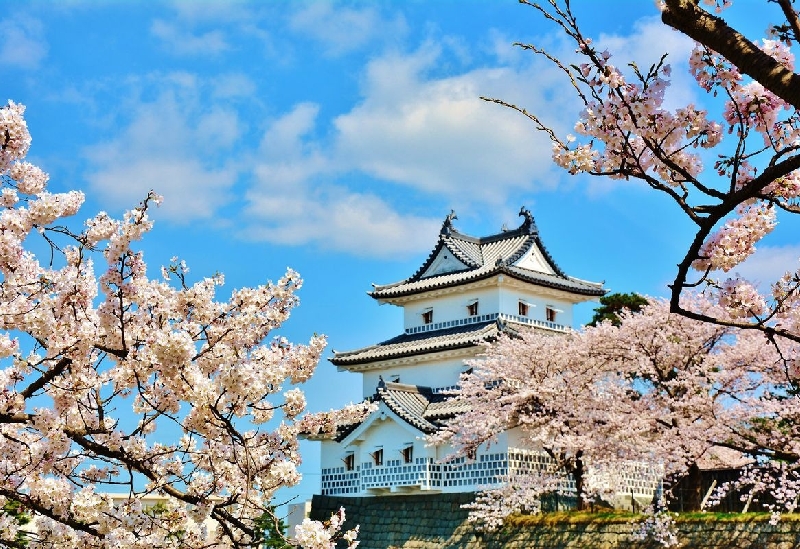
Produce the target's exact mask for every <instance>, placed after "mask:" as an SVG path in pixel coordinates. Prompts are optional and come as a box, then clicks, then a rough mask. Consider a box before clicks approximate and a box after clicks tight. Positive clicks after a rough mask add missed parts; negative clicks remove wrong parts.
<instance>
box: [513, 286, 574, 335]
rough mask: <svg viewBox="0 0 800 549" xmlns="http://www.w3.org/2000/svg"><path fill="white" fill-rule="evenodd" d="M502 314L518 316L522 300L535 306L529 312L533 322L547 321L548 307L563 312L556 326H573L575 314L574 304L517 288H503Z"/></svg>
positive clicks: (557, 319) (558, 317)
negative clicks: (573, 311)
mask: <svg viewBox="0 0 800 549" xmlns="http://www.w3.org/2000/svg"><path fill="white" fill-rule="evenodd" d="M499 295H500V306H499V308H500V312H502V313H505V314H509V315H516V314H518V313H519V301H520V299H521V300H523V301H525V302H527V303H530V304H531V305H533V307H531V308H530V309H529V310H528V318H531V319H533V320H542V321H546V320H547V316H546V313H545V310H546V309H547V307H552V308H554V309H558V310H560V311H563V312H561V313H558V314H557V316H556V324H563V325H564V326H572V322H573V313H572V308H573V305H572V303H570V302H568V301H563V300H559V299H554V298H552V297H549V296H548V297H542V296H541V295H537V294H536V293H534V292H526V291H522V290H519V289H516V288H501V289H500V292H499Z"/></svg>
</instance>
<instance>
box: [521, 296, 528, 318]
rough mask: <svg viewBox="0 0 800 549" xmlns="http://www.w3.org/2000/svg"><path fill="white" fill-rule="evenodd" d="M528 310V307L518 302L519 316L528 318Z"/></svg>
mask: <svg viewBox="0 0 800 549" xmlns="http://www.w3.org/2000/svg"><path fill="white" fill-rule="evenodd" d="M529 309H530V305H528V304H527V303H525V302H524V301H522V300H521V299H520V300H519V316H528V310H529Z"/></svg>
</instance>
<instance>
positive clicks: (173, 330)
mask: <svg viewBox="0 0 800 549" xmlns="http://www.w3.org/2000/svg"><path fill="white" fill-rule="evenodd" d="M23 113H24V107H22V106H21V105H17V104H14V103H9V104H8V105H7V106H5V107H3V108H0V173H2V190H1V191H0V202H1V203H2V211H0V273H2V275H1V278H0V359H2V363H0V379H2V382H1V383H0V385H2V390H0V506H3V507H5V506H7V504H11V503H13V505H14V506H15V508H16V509H18V510H19V511H20V512H24V513H25V514H26V515H28V516H30V517H31V518H33V524H34V525H35V528H34V529H33V530H32V531H31V532H30V533H29V534H26V535H24V544H26V545H27V546H28V547H64V548H70V547H82V548H105V547H124V548H133V547H142V548H144V547H147V548H160V547H191V548H199V547H203V548H205V547H208V548H211V547H251V546H255V545H257V543H258V542H259V539H260V537H261V529H260V528H259V526H258V525H259V524H263V520H264V517H265V513H267V516H269V513H270V510H271V507H270V502H271V498H272V496H273V494H274V492H275V491H276V490H277V489H278V488H280V487H284V486H291V485H293V484H296V483H297V482H298V481H299V479H300V475H299V473H298V472H297V465H298V464H299V463H300V455H299V453H298V442H297V438H298V434H299V433H301V432H308V433H319V432H321V431H332V430H335V428H336V424H337V422H338V421H340V420H341V421H353V420H358V419H360V418H362V417H363V415H364V414H365V413H366V411H367V407H366V406H363V405H359V406H352V407H348V408H346V409H345V410H343V411H341V412H336V413H333V412H332V413H325V414H306V415H302V414H303V412H304V409H305V398H304V396H303V392H302V390H301V389H300V388H299V387H297V386H296V385H297V384H301V383H302V382H304V381H306V380H307V379H308V378H309V377H310V376H311V374H312V372H313V371H314V368H315V366H316V364H317V361H318V359H319V356H320V353H321V351H322V350H323V348H324V346H325V338H324V337H323V336H314V337H312V338H311V340H310V341H309V342H308V343H307V344H303V345H298V344H293V343H290V342H289V341H287V340H286V339H284V338H281V337H278V336H274V334H275V331H276V330H278V329H279V328H280V326H281V324H282V323H283V322H284V321H285V320H286V319H287V318H288V317H289V314H290V312H291V310H292V309H293V308H294V307H295V306H296V305H297V302H298V301H297V296H296V292H297V290H298V289H299V288H300V287H301V284H302V282H301V280H300V278H299V277H298V275H297V273H295V272H293V271H291V270H289V271H287V272H286V274H285V275H283V276H282V277H281V278H280V279H279V280H278V281H277V282H274V283H268V284H265V285H263V286H258V287H255V288H243V289H240V290H235V291H233V292H232V293H231V296H230V298H229V299H227V300H222V301H219V300H217V297H216V292H217V288H218V287H220V286H221V285H222V284H223V277H222V275H215V276H213V277H209V278H204V279H202V280H199V281H197V282H195V283H190V282H189V280H188V277H187V271H188V269H187V268H186V266H185V264H184V263H182V262H180V261H178V260H177V259H175V260H173V263H172V264H170V265H169V266H167V267H165V268H162V269H161V273H160V274H161V276H160V278H152V279H151V278H149V277H148V272H147V266H146V264H145V261H144V256H143V253H142V252H141V251H139V250H137V246H138V244H139V241H141V240H142V238H143V237H144V236H145V235H146V233H147V232H148V231H149V230H150V228H151V227H152V221H151V220H150V218H149V217H148V212H149V210H150V209H151V208H152V207H153V206H154V205H156V204H158V202H159V200H160V198H159V197H158V196H157V195H156V194H154V193H151V194H150V195H149V196H148V197H147V198H146V199H145V200H144V201H143V202H142V203H141V204H140V205H139V206H137V207H136V208H134V209H132V210H130V211H129V212H127V213H126V214H125V215H124V217H123V218H122V219H119V220H118V219H112V218H111V217H110V216H108V215H107V214H105V213H102V212H101V213H99V214H97V215H95V216H94V217H92V218H90V219H89V220H88V221H87V222H86V224H85V227H84V228H83V229H80V230H74V229H71V228H69V225H68V220H67V218H68V217H70V216H73V215H75V214H77V213H78V211H79V208H80V206H81V204H82V202H83V200H84V195H83V194H82V193H81V192H78V191H70V192H66V193H50V192H48V191H47V190H46V184H47V179H48V177H47V175H46V174H45V173H44V172H43V171H42V170H41V169H40V168H38V167H36V166H34V165H32V164H30V163H28V162H26V161H25V157H26V153H27V151H28V148H29V145H30V141H31V139H30V135H29V133H28V129H27V126H26V123H25V120H24V117H23ZM42 242H44V243H45V244H46V246H44V247H43V246H42V245H41V243H42ZM42 249H44V250H46V252H45V254H44V258H41V257H39V255H38V254H37V253H36V252H35V251H34V250H39V251H41V250H42ZM95 269H97V272H98V273H99V274H96V271H95ZM267 337H271V339H267V340H266V341H265V339H266V338H267ZM113 493H116V494H118V495H117V496H116V497H112V494H113ZM153 494H154V495H158V496H161V499H160V502H159V504H158V505H157V506H155V507H150V508H148V506H147V504H146V503H145V499H144V498H145V496H148V495H153ZM343 519H344V514H343V513H341V514H339V515H336V516H335V517H333V518H332V519H331V521H329V522H328V523H327V524H321V523H310V522H309V523H306V524H304V525H302V527H300V528H298V532H297V539H296V540H295V543H297V544H300V545H302V546H304V547H315V548H329V547H333V543H334V541H333V540H335V539H336V538H337V537H341V536H343V537H344V538H345V539H346V540H347V541H348V542H350V546H354V545H355V543H356V542H355V541H354V539H355V531H350V532H348V533H345V534H342V531H341V527H342V522H343ZM260 521H261V522H260ZM0 523H2V525H1V526H0V545H4V546H8V547H17V546H21V543H22V542H21V541H20V540H21V538H20V535H21V532H20V521H17V520H15V516H14V514H3V515H1V516H0Z"/></svg>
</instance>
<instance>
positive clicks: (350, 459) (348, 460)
mask: <svg viewBox="0 0 800 549" xmlns="http://www.w3.org/2000/svg"><path fill="white" fill-rule="evenodd" d="M342 461H344V468H345V470H346V471H352V470H353V469H355V468H356V455H355V454H354V453H352V452H351V453H349V454H347V455H346V456H344V459H343V460H342Z"/></svg>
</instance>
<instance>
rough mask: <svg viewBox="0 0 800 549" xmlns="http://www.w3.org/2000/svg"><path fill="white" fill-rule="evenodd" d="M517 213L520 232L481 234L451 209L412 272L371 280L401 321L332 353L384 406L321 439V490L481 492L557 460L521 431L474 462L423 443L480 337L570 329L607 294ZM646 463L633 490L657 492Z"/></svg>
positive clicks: (447, 408) (630, 484) (446, 411)
mask: <svg viewBox="0 0 800 549" xmlns="http://www.w3.org/2000/svg"><path fill="white" fill-rule="evenodd" d="M520 216H521V217H523V222H522V224H521V225H520V226H519V227H518V228H517V229H514V230H504V231H502V232H500V233H498V234H494V235H490V236H485V237H473V236H468V235H465V234H462V233H460V232H458V231H457V230H456V229H455V228H454V226H453V220H454V219H455V215H454V214H453V213H451V214H450V215H449V216H448V217H447V218H446V220H445V221H444V223H443V225H442V228H441V231H440V233H439V238H438V242H437V243H436V245H435V247H434V248H433V250H432V251H431V253H430V254H429V256H428V258H427V259H426V261H425V262H424V263H423V265H422V266H420V267H419V269H417V271H416V272H415V273H414V274H413V275H411V276H410V277H409V278H407V279H405V280H402V281H400V282H396V283H393V284H387V285H382V286H378V285H375V286H374V288H373V290H372V291H371V292H370V294H369V295H370V296H371V297H372V298H374V299H375V300H377V301H378V302H379V303H381V304H383V303H389V304H392V305H397V306H399V307H402V308H403V311H404V326H403V330H402V332H401V333H400V334H399V335H397V336H396V337H393V338H391V339H389V340H387V341H384V342H382V343H378V344H375V345H371V346H369V347H365V348H362V349H357V350H354V351H348V352H336V351H334V355H333V357H332V358H331V359H330V361H331V362H332V363H333V364H334V365H336V366H337V367H338V369H339V370H340V371H349V372H356V373H360V374H361V375H362V380H363V397H364V398H365V399H371V400H372V401H373V402H375V403H376V404H377V405H378V409H377V410H376V411H375V412H373V413H372V414H371V415H370V416H368V417H367V418H366V419H365V420H364V421H363V422H361V423H358V424H353V425H345V426H341V427H340V429H339V431H338V433H337V435H336V437H335V438H334V439H328V440H323V441H322V454H321V461H322V471H321V473H322V475H321V482H322V485H321V489H322V495H328V496H343V497H369V496H383V495H395V494H423V493H426V494H431V493H456V492H475V491H477V490H479V489H480V488H484V487H486V486H491V485H497V484H498V483H499V482H501V481H502V480H501V479H503V478H508V477H513V476H515V475H517V474H535V473H536V471H541V470H544V469H545V468H546V466H547V462H548V460H549V457H548V456H547V455H546V454H544V453H543V452H539V451H536V450H535V449H530V448H526V447H525V445H524V444H523V443H522V440H521V439H520V438H519V437H517V435H516V432H515V431H509V432H506V433H503V434H501V435H500V436H499V438H498V441H497V443H496V444H492V446H491V447H489V448H483V447H482V448H481V449H480V450H479V451H478V452H477V454H476V455H475V456H474V459H469V460H467V459H465V458H459V459H457V460H454V461H447V462H444V461H443V458H445V457H446V456H447V455H448V454H449V453H450V449H449V448H447V447H441V446H440V447H436V446H427V445H426V443H425V440H424V439H425V436H426V435H430V434H432V433H435V432H436V431H437V429H439V428H440V427H441V426H442V424H443V422H444V421H445V420H448V419H451V418H453V417H455V416H457V415H458V414H459V412H460V411H463V410H460V409H459V407H458V406H460V404H456V403H455V402H453V401H451V400H449V399H448V395H447V391H448V390H451V389H453V388H455V387H456V385H457V383H458V380H459V376H460V375H461V374H462V373H464V372H465V371H466V368H467V367H466V366H465V364H464V360H466V359H470V358H474V357H476V356H477V355H478V353H479V352H480V346H479V345H480V344H481V343H482V342H485V341H487V340H492V339H493V338H496V337H497V336H498V335H499V334H500V333H501V332H504V333H507V334H511V335H513V334H514V333H517V332H518V331H520V330H525V329H536V330H544V331H548V332H552V333H554V334H558V333H565V332H567V331H569V330H571V329H572V323H573V316H572V309H573V306H574V305H575V304H576V303H580V302H583V301H588V300H595V299H597V298H599V297H600V296H602V295H604V294H605V292H606V290H605V289H604V288H603V285H602V283H596V282H588V281H585V280H581V279H578V278H573V277H570V276H568V275H566V274H565V273H564V272H563V271H562V270H561V269H560V268H559V267H558V265H557V264H556V263H555V261H554V260H553V258H552V257H551V256H550V254H549V253H548V251H547V249H546V248H545V247H544V244H543V243H542V240H541V237H540V235H539V231H538V229H537V227H536V224H535V223H534V220H533V217H532V216H531V214H530V212H528V211H527V210H526V209H524V208H523V209H522V210H521V211H520ZM638 469H639V468H638V467H635V466H634V467H632V469H631V471H630V475H625V476H630V479H626V480H628V481H627V482H626V483H625V484H626V494H630V496H635V497H638V498H640V499H647V500H649V499H650V498H652V495H653V492H654V489H655V487H656V486H657V485H658V482H659V479H658V478H657V475H654V474H652V472H650V471H649V469H648V468H647V467H642V468H641V470H640V471H639V470H638ZM567 482H568V481H567Z"/></svg>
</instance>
